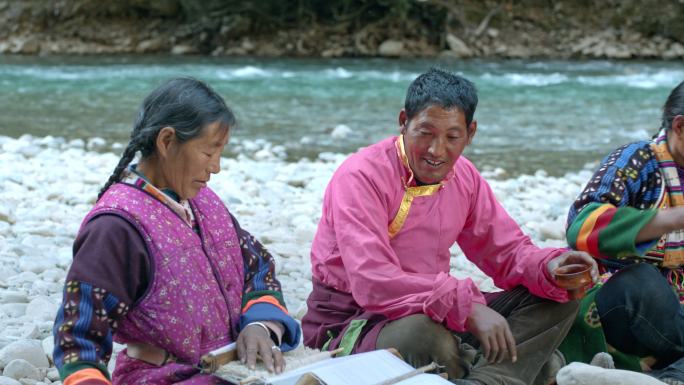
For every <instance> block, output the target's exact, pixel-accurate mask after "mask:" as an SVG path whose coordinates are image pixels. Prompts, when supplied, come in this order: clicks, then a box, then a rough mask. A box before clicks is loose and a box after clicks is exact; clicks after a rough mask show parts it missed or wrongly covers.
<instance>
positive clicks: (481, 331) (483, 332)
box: [466, 302, 518, 364]
mask: <svg viewBox="0 0 684 385" xmlns="http://www.w3.org/2000/svg"><path fill="white" fill-rule="evenodd" d="M466 326H467V328H468V331H469V332H471V333H472V334H473V335H474V336H475V337H476V338H477V339H478V341H480V349H481V350H482V353H484V356H485V358H486V359H487V361H489V363H490V364H491V363H495V362H496V363H499V362H501V361H503V360H504V359H505V358H506V357H510V359H511V361H512V362H515V361H517V359H518V353H517V351H516V350H515V339H514V338H513V334H512V333H511V328H510V327H508V322H506V319H505V318H504V317H503V316H502V315H501V314H499V313H497V312H495V311H494V310H492V309H490V308H489V307H487V306H486V305H482V304H480V303H476V302H473V305H472V309H471V310H470V315H469V316H468V318H467V319H466Z"/></svg>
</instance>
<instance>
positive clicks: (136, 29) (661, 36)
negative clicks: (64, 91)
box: [0, 0, 684, 60]
mask: <svg viewBox="0 0 684 385" xmlns="http://www.w3.org/2000/svg"><path fill="white" fill-rule="evenodd" d="M682 20H684V0H642V1H636V0H622V1H619V0H602V1H588V0H574V1H571V0H565V1H560V0H525V1H519V0H518V1H516V0H498V1H495V0H485V1H482V0H332V1H317V0H298V1H282V0H242V1H238V0H203V1H194V0H148V1H145V0H119V1H115V2H106V1H99V0H54V1H43V0H0V53H16V54H28V55H33V54H119V53H126V54H137V53H139V54H146V53H173V54H178V55H187V54H203V55H215V56H241V55H251V56H294V57H369V56H383V57H436V56H451V57H457V58H470V57H483V58H562V59H565V58H608V59H671V60H677V59H682V58H684V22H683V21H682Z"/></svg>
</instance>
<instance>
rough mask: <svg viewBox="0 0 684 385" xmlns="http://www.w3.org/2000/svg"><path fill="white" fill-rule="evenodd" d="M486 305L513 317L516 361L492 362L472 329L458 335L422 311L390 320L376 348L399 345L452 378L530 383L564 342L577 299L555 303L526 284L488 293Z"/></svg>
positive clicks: (411, 359) (410, 358)
mask: <svg viewBox="0 0 684 385" xmlns="http://www.w3.org/2000/svg"><path fill="white" fill-rule="evenodd" d="M486 298H487V305H488V306H489V307H490V308H492V309H493V310H495V311H496V312H498V313H499V314H501V315H503V316H504V317H505V318H506V320H507V321H508V325H509V327H510V328H511V332H512V333H513V337H514V338H515V342H516V348H517V352H518V360H517V362H516V363H512V362H510V360H506V361H504V362H501V363H498V364H497V363H494V364H489V363H488V362H487V360H486V359H485V358H484V357H483V356H482V354H480V352H479V351H478V350H477V349H478V347H479V345H480V344H479V341H477V338H475V336H473V335H472V334H470V333H453V332H451V331H449V330H448V329H447V328H446V327H444V326H443V325H441V324H437V323H435V322H434V321H432V320H431V319H430V318H429V317H427V316H425V315H423V314H417V315H412V316H409V317H405V318H402V319H399V320H396V321H392V322H390V323H388V324H387V325H386V326H385V327H384V328H383V329H382V331H380V335H379V336H378V340H377V348H378V349H384V348H390V347H393V348H396V349H398V350H399V352H400V353H401V355H402V356H403V357H404V359H405V360H406V361H407V362H408V363H410V364H411V365H413V366H414V367H419V366H423V365H427V364H429V363H430V362H432V361H434V362H437V363H438V364H440V365H443V366H445V368H446V371H447V373H448V374H449V378H450V379H457V378H467V379H472V380H478V381H480V382H483V383H484V384H488V385H494V384H506V385H509V384H510V385H528V384H531V383H533V381H534V380H535V378H536V377H537V375H538V374H539V372H540V370H541V368H542V366H543V365H544V364H545V363H546V361H547V360H548V359H549V357H550V356H551V354H552V353H553V351H554V350H555V349H556V348H557V347H558V345H560V343H561V341H563V338H565V335H566V334H567V333H568V330H569V329H570V326H571V325H572V322H573V320H574V318H575V316H576V314H577V310H578V306H579V305H578V303H577V301H572V302H568V303H565V304H561V303H556V302H553V301H549V300H546V299H542V298H539V297H535V296H533V295H531V294H530V293H529V292H528V291H527V289H526V288H524V287H517V288H515V289H513V290H510V291H505V292H500V293H492V294H489V295H486Z"/></svg>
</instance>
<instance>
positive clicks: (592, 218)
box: [566, 141, 684, 300]
mask: <svg viewBox="0 0 684 385" xmlns="http://www.w3.org/2000/svg"><path fill="white" fill-rule="evenodd" d="M650 143H651V142H650V141H640V142H635V143H630V144H627V145H624V146H622V147H620V148H618V149H617V150H615V151H613V152H612V153H611V154H609V155H608V156H606V157H605V158H604V159H603V160H602V162H601V165H600V167H599V168H598V170H597V171H596V172H595V173H594V175H593V176H592V178H591V179H590V180H589V182H588V183H587V185H586V186H585V188H584V190H583V191H582V193H581V194H580V195H579V196H578V198H577V200H576V201H575V202H574V204H573V205H572V207H571V208H570V212H569V214H568V221H567V232H566V235H567V240H568V244H569V245H570V246H571V247H572V248H574V249H576V250H582V251H586V252H588V253H589V254H591V255H592V256H594V257H595V258H596V259H597V261H598V262H599V265H600V267H601V269H602V271H603V272H607V273H611V272H614V271H616V270H619V269H620V268H622V267H624V266H626V265H629V264H632V263H637V262H647V263H652V264H654V265H656V266H658V267H661V268H662V253H659V252H658V251H657V250H656V245H657V243H658V240H654V241H650V242H643V243H638V244H637V243H636V236H637V234H638V233H639V231H640V230H641V229H642V228H643V227H644V226H645V225H646V224H647V223H648V222H649V221H651V219H652V218H653V217H654V216H655V215H656V213H657V210H658V207H659V204H660V202H661V199H662V196H663V191H662V189H663V183H662V172H661V170H660V168H659V165H658V161H657V159H656V157H655V154H654V153H653V151H652V149H651V146H650ZM661 270H662V272H663V275H664V276H666V277H667V278H668V279H669V280H670V282H671V283H672V284H673V286H674V289H675V290H676V291H677V292H679V293H680V300H681V299H684V290H683V289H682V287H681V286H682V285H681V283H680V282H681V279H680V278H681V277H682V270H681V268H680V269H676V270H672V269H665V268H662V269H661ZM678 283H679V284H678Z"/></svg>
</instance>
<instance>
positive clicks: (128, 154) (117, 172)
mask: <svg viewBox="0 0 684 385" xmlns="http://www.w3.org/2000/svg"><path fill="white" fill-rule="evenodd" d="M137 151H138V149H137V146H136V144H135V142H133V141H131V142H130V143H128V146H126V149H125V150H124V152H123V155H122V156H121V159H120V160H119V164H117V165H116V168H115V169H114V172H112V175H111V176H110V177H109V179H108V180H107V183H105V185H104V187H102V190H100V193H99V194H97V200H100V198H102V195H104V193H105V192H106V191H107V189H109V188H110V187H111V186H112V185H113V184H114V183H116V182H118V181H119V179H120V178H121V173H122V172H123V171H124V170H125V169H126V167H128V165H129V164H130V163H131V162H132V161H133V158H135V153H136V152H137Z"/></svg>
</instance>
